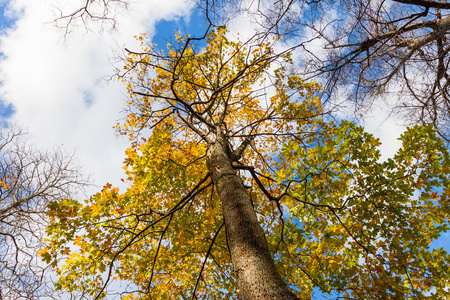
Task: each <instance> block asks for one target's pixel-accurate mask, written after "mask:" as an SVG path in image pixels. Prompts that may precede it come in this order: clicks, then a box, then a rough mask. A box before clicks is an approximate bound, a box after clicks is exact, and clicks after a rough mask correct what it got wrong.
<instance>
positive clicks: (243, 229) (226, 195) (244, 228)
mask: <svg viewBox="0 0 450 300" xmlns="http://www.w3.org/2000/svg"><path fill="white" fill-rule="evenodd" d="M226 145H227V142H226V139H225V138H224V137H223V136H221V137H220V136H219V138H218V139H217V141H216V142H215V143H214V144H211V145H210V146H209V148H208V152H207V158H206V159H207V160H206V162H207V166H208V169H209V172H210V174H211V178H212V180H213V182H214V184H215V186H216V188H217V192H218V194H219V198H220V201H221V202H222V211H223V215H224V218H225V227H226V231H227V237H228V244H229V247H230V252H231V259H232V263H233V267H234V272H235V276H236V279H237V283H238V286H239V291H240V294H241V295H242V296H243V298H244V299H245V300H254V299H258V300H269V299H270V300H274V299H283V300H289V299H298V298H297V297H296V296H295V295H294V294H293V293H292V292H290V291H289V288H288V286H287V285H286V284H285V283H284V281H283V280H282V279H281V276H280V274H279V273H278V272H277V270H276V268H275V264H274V261H273V259H272V256H271V254H270V251H269V248H268V245H267V241H266V238H265V236H264V231H263V230H262V228H261V226H260V224H259V222H258V219H257V217H256V213H255V211H254V210H253V207H252V203H251V199H250V196H249V194H248V193H247V191H246V189H245V187H244V185H243V182H242V180H241V178H240V177H239V176H238V175H237V174H236V171H235V170H234V169H233V167H232V164H231V159H230V153H229V151H227V149H228V148H227V147H226Z"/></svg>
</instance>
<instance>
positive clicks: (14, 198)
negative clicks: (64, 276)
mask: <svg viewBox="0 0 450 300" xmlns="http://www.w3.org/2000/svg"><path fill="white" fill-rule="evenodd" d="M23 134H24V133H23V131H21V130H19V129H17V128H2V129H0V299H37V298H38V297H41V296H42V297H44V296H45V297H50V296H52V295H54V294H53V290H52V287H51V286H50V285H49V281H48V277H47V271H48V269H49V268H48V267H47V266H46V265H45V264H44V263H43V262H42V261H40V260H39V259H38V255H37V253H38V251H39V249H41V248H43V247H44V243H43V242H42V238H43V235H44V232H45V227H46V225H47V221H48V218H47V217H46V207H47V205H48V203H49V202H50V201H55V200H57V199H60V198H61V197H69V196H70V195H73V194H72V193H73V192H74V191H75V190H76V189H77V188H80V187H81V186H82V185H83V184H84V183H85V181H84V180H82V178H81V176H80V174H79V172H78V170H77V169H75V168H74V167H73V166H72V163H71V161H72V157H71V156H68V155H66V154H64V153H63V152H61V151H60V150H56V151H54V152H50V151H47V152H44V151H37V150H36V149H35V148H34V147H32V146H29V145H27V144H26V143H24V142H23V141H22V140H21V136H22V135H23Z"/></svg>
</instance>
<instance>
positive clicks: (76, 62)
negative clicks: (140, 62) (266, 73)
mask: <svg viewBox="0 0 450 300" xmlns="http://www.w3.org/2000/svg"><path fill="white" fill-rule="evenodd" d="M83 2H85V0H77V1H75V0H59V1H57V0H33V1H30V0H10V1H7V0H0V122H1V124H6V123H7V124H10V125H11V124H14V125H15V126H19V127H23V128H25V129H27V130H28V133H29V134H28V136H27V139H28V140H29V141H30V142H32V143H33V144H35V145H36V146H37V147H38V148H43V149H52V148H53V147H61V148H62V149H63V150H64V151H66V152H67V153H72V152H74V153H75V155H74V157H75V163H76V164H77V165H79V166H80V167H81V170H82V171H83V172H84V173H85V174H90V175H91V178H92V182H93V183H94V185H95V186H93V187H91V188H88V189H87V190H86V196H88V195H90V194H93V193H95V192H97V191H98V190H99V187H101V186H103V185H105V184H106V183H107V182H109V183H111V184H112V185H113V186H119V187H121V188H125V187H126V186H124V183H123V182H122V181H121V180H120V179H121V178H123V177H124V174H123V171H122V162H123V160H124V151H125V149H126V148H127V147H128V146H129V141H128V140H127V138H126V137H118V136H117V135H116V134H115V132H114V130H113V128H112V127H113V126H114V125H115V124H116V123H117V121H119V120H121V119H123V118H124V117H125V115H124V114H123V113H122V112H123V109H124V107H125V104H126V99H127V95H126V90H125V86H124V84H123V83H122V82H120V81H118V80H114V79H112V80H107V79H108V78H109V76H111V75H113V74H114V70H115V68H116V67H121V66H120V65H117V64H115V63H114V57H116V56H117V53H122V49H124V48H125V47H126V48H128V49H139V48H138V43H137V42H136V41H135V40H134V38H133V37H134V36H135V35H139V34H141V33H143V32H145V33H147V35H148V36H149V37H150V38H151V39H152V41H154V42H156V43H158V44H159V45H164V44H165V43H166V39H167V38H168V36H173V34H174V32H175V31H176V30H178V29H179V30H181V31H184V30H186V31H188V32H201V29H202V28H204V23H202V22H203V21H199V19H200V17H199V15H198V13H196V12H195V10H194V8H193V6H192V4H191V3H189V2H188V1H185V0H170V1H169V0H166V1H160V0H144V1H139V0H135V1H133V3H132V4H131V5H130V7H129V8H128V11H127V12H125V11H119V14H118V15H117V16H116V19H117V21H118V24H117V26H116V29H115V30H104V31H98V30H96V29H95V26H94V27H93V30H92V31H86V30H85V28H84V27H83V26H78V27H77V28H73V31H72V32H71V33H70V34H69V35H68V36H65V35H64V31H63V30H61V29H59V28H56V27H55V23H53V22H52V21H53V20H54V18H55V13H57V12H58V11H57V10H56V8H64V9H68V10H69V9H70V7H71V6H73V7H74V6H77V5H80V3H83ZM229 29H230V30H231V31H234V32H236V31H239V32H240V33H241V36H242V35H244V36H245V33H247V34H250V33H251V32H252V26H251V24H249V23H247V22H246V20H245V18H239V19H237V20H236V21H235V22H234V23H231V24H230V26H229ZM386 116H387V112H385V111H383V108H382V107H378V108H377V107H375V108H374V109H373V111H372V113H371V114H370V115H368V116H367V117H366V118H365V120H364V122H363V124H364V126H365V128H366V130H367V131H369V132H371V133H373V134H374V135H375V136H376V137H378V138H380V139H381V141H382V143H383V146H382V154H383V157H384V158H386V157H389V156H393V155H394V153H395V151H396V149H397V148H398V147H399V146H400V144H399V142H398V141H397V138H398V137H399V135H400V133H401V132H402V130H403V128H402V127H401V126H398V124H397V123H398V122H397V121H396V120H395V119H393V118H390V119H387V120H386ZM342 117H346V116H345V115H342Z"/></svg>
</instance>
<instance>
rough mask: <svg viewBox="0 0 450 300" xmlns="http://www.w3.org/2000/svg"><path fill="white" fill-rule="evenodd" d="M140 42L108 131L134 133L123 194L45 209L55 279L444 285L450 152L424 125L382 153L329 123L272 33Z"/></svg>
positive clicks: (128, 283) (66, 285)
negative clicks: (383, 156)
mask: <svg viewBox="0 0 450 300" xmlns="http://www.w3.org/2000/svg"><path fill="white" fill-rule="evenodd" d="M139 40H140V41H141V42H142V47H143V49H142V51H139V52H134V51H128V54H129V55H128V57H127V59H126V65H125V67H124V70H123V73H122V74H121V78H122V79H123V81H124V82H126V83H127V86H128V91H129V95H130V99H129V100H128V107H129V109H128V115H127V119H126V121H125V122H124V123H123V124H118V125H117V130H118V131H119V132H120V133H121V134H125V135H128V136H129V137H130V139H131V141H132V146H131V147H130V148H129V149H128V150H127V152H126V154H127V158H126V160H125V162H124V163H125V166H124V168H125V170H126V173H127V178H126V180H127V182H129V183H130V187H129V188H128V189H127V190H126V191H125V192H120V191H119V190H118V188H114V187H112V186H111V185H109V184H107V185H105V186H104V188H103V189H102V191H101V192H99V193H97V194H95V195H93V196H92V197H91V198H89V199H87V200H85V203H84V204H81V203H79V202H78V201H76V200H73V199H65V200H62V201H54V202H52V203H51V204H50V205H49V216H50V218H51V221H52V223H51V225H50V226H49V227H48V230H47V233H48V235H49V237H50V244H49V247H47V248H45V249H44V250H43V251H42V253H41V255H42V257H43V259H44V260H45V261H47V262H48V263H50V264H52V265H53V266H55V267H56V266H57V267H58V269H57V272H58V274H59V276H60V279H59V281H58V283H57V287H59V288H61V289H65V290H67V291H69V292H75V291H83V292H85V293H87V294H90V295H92V296H93V297H95V299H100V298H103V297H106V296H107V295H108V293H114V290H116V293H117V294H119V295H120V296H121V297H122V299H138V298H139V299H189V298H190V299H238V298H242V299H297V298H300V299H310V298H311V296H312V294H313V289H314V288H318V289H320V290H321V291H322V292H324V293H333V294H334V295H336V297H337V296H340V297H343V298H346V299H403V298H405V299H406V298H410V297H417V298H423V297H425V296H426V295H429V294H433V295H434V297H435V298H436V299H438V298H439V297H441V296H442V295H444V294H445V293H446V291H447V290H448V288H449V284H450V274H449V269H448V263H449V256H448V254H447V253H446V252H445V251H444V250H443V249H436V248H433V247H430V243H431V242H432V241H433V240H435V239H437V238H438V237H439V236H440V235H441V234H442V232H445V231H446V230H448V228H449V227H448V225H449V224H448V215H449V212H450V205H449V194H450V189H449V170H450V156H449V153H448V151H447V149H446V148H445V146H444V145H443V142H442V140H440V139H439V138H438V137H437V136H436V133H435V131H434V130H433V129H432V127H430V126H427V127H420V126H415V127H413V128H410V129H408V130H407V131H406V132H405V133H404V134H403V135H402V137H401V139H402V141H403V147H402V148H401V149H400V150H399V151H398V153H397V155H396V156H395V157H394V158H391V159H388V160H387V161H385V162H380V153H379V151H378V150H377V146H379V144H380V143H379V141H378V140H377V139H375V138H374V137H373V136H371V135H370V134H368V133H365V132H364V131H363V129H362V128H361V127H357V126H356V125H355V124H354V123H351V122H347V121H341V122H336V121H333V120H332V119H331V118H330V117H329V116H328V115H327V113H326V112H325V111H324V110H323V107H322V103H321V100H320V98H319V97H317V94H318V93H319V88H320V86H319V85H318V84H317V83H314V82H311V83H307V82H304V81H303V80H302V79H301V78H300V77H298V76H296V75H292V74H293V70H292V66H293V65H292V61H291V59H290V54H289V53H287V52H286V53H281V54H279V53H278V54H276V53H275V52H274V51H273V45H274V44H275V43H276V42H277V41H276V40H274V41H272V42H271V43H262V44H260V43H257V42H255V41H252V40H250V41H246V42H241V41H232V40H230V39H228V38H227V32H226V30H225V29H224V28H219V29H218V30H216V31H211V32H210V33H209V34H208V36H207V38H206V43H204V41H203V39H196V38H190V37H187V36H186V37H182V36H180V35H178V36H177V37H176V42H175V43H174V44H168V49H167V50H168V51H158V50H157V49H156V48H155V47H154V46H152V45H149V44H148V41H147V38H146V36H145V34H144V35H142V36H140V37H139ZM202 45H203V46H204V47H203V48H201V46H202ZM198 48H200V50H197V49H198ZM60 259H63V261H64V263H63V264H58V262H60ZM114 281H120V282H122V283H123V284H121V285H120V287H118V286H119V285H117V284H114V285H111V283H112V282H114ZM108 287H109V289H108ZM117 289H119V290H118V291H117Z"/></svg>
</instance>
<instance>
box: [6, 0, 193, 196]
mask: <svg viewBox="0 0 450 300" xmlns="http://www.w3.org/2000/svg"><path fill="white" fill-rule="evenodd" d="M59 2H60V4H59V5H61V6H60V7H64V6H65V5H66V4H71V5H72V6H74V4H73V3H75V5H76V3H78V2H75V1H71V0H64V1H63V0H60V1H59ZM83 2H84V1H81V2H80V3H83ZM54 5H55V3H54V2H52V1H45V0H42V1H28V0H12V1H11V2H10V12H9V13H10V14H13V15H15V16H16V17H17V18H18V19H17V21H16V23H15V26H14V27H13V28H10V29H8V30H7V31H6V33H5V34H4V35H2V36H1V37H0V52H1V53H2V54H3V56H4V58H3V59H2V61H1V62H0V81H1V85H0V99H1V100H3V101H6V102H8V103H12V104H13V105H14V107H15V114H14V115H13V116H12V118H11V120H10V121H11V122H13V123H15V124H18V125H21V126H23V127H25V128H27V129H28V130H29V133H30V134H29V138H30V139H31V140H32V141H33V142H34V143H36V144H37V145H38V146H40V147H44V148H51V147H53V146H54V145H64V146H63V147H64V149H65V150H66V151H68V152H71V151H74V150H75V149H76V158H77V162H78V163H79V164H81V165H82V166H83V169H84V170H85V172H87V173H92V174H93V178H94V183H95V184H98V185H103V184H105V183H106V182H108V181H109V182H111V183H112V184H113V185H120V183H121V182H120V180H119V179H120V178H122V177H123V173H122V161H123V158H124V154H123V153H124V149H125V148H126V147H127V146H128V144H129V143H128V141H127V140H126V138H125V137H121V138H118V139H117V138H116V136H115V133H114V130H113V129H112V126H113V125H115V124H116V122H117V120H118V119H120V118H123V117H124V115H123V114H120V112H121V111H122V110H123V108H124V106H125V100H126V97H127V96H126V93H125V88H124V86H123V84H122V83H121V82H118V81H111V82H109V83H107V82H106V81H105V80H104V78H105V76H107V75H111V74H112V73H113V72H114V68H113V66H112V65H111V62H110V59H109V58H111V57H112V56H114V51H115V50H120V49H118V48H119V47H123V46H126V47H128V48H131V49H136V48H137V42H135V41H134V38H133V36H134V35H139V34H140V33H142V32H146V33H147V34H148V35H149V36H150V37H151V36H152V35H153V34H154V24H155V22H156V21H158V20H161V19H171V18H176V17H179V16H183V15H188V14H189V12H190V8H191V7H190V4H189V3H187V2H186V1H183V0H176V1H173V0H171V1H158V0H155V1H140V2H139V1H133V3H132V4H131V5H130V6H129V10H128V11H127V12H125V11H124V12H123V13H121V14H119V15H117V20H118V22H119V24H118V25H119V27H118V30H116V31H112V32H104V33H103V34H100V33H96V32H89V33H86V31H85V30H84V28H80V27H78V28H76V30H75V31H74V32H72V34H71V35H69V36H68V39H67V41H64V32H63V31H61V30H60V29H57V28H55V26H54V24H51V23H48V22H49V21H51V20H53V18H54V15H53V13H54V10H53V11H52V9H54ZM117 45H119V46H117ZM95 190H96V189H93V191H95Z"/></svg>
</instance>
